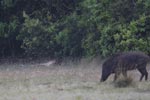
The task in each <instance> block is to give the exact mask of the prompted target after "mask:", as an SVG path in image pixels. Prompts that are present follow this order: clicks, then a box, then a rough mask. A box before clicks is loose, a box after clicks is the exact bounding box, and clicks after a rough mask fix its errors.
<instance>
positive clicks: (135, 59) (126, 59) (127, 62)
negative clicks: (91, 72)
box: [101, 52, 150, 82]
mask: <svg viewBox="0 0 150 100" xmlns="http://www.w3.org/2000/svg"><path fill="white" fill-rule="evenodd" d="M149 61H150V58H149V56H148V55H146V54H144V53H142V52H123V53H118V54H115V55H113V56H111V57H110V58H108V59H107V60H106V61H105V62H104V63H103V65H102V76H101V82H103V81H105V80H107V78H108V77H109V76H110V74H112V73H114V74H115V76H114V81H115V80H116V79H117V78H118V76H119V75H120V74H121V73H122V74H123V76H124V77H127V71H128V70H133V69H137V70H138V71H139V72H140V73H141V77H140V81H141V80H142V79H143V77H144V76H145V80H147V78H148V72H147V70H146V65H147V63H148V62H149Z"/></svg>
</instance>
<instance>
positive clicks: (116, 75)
mask: <svg viewBox="0 0 150 100" xmlns="http://www.w3.org/2000/svg"><path fill="white" fill-rule="evenodd" d="M119 75H120V71H116V72H115V76H114V81H116V80H117V78H118V76H119Z"/></svg>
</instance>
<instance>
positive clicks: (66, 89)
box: [0, 60, 150, 100]
mask: <svg viewBox="0 0 150 100" xmlns="http://www.w3.org/2000/svg"><path fill="white" fill-rule="evenodd" d="M46 64H47V63H43V64H41V63H34V64H32V63H30V64H25V63H24V64H22V63H17V64H16V63H15V64H14V63H13V64H9V63H4V64H1V65H0V68H1V70H0V90H1V91H0V100H149V97H150V81H149V80H150V79H149V80H148V81H147V82H145V81H142V82H139V81H138V80H139V77H140V73H139V72H138V71H136V70H135V71H131V72H129V75H130V76H131V77H132V78H133V80H134V84H133V85H132V86H129V87H126V88H116V87H114V83H113V82H112V80H113V75H112V76H110V77H109V79H108V80H107V81H106V82H104V83H100V82H99V79H100V75H101V64H100V62H97V61H91V62H89V61H86V60H84V61H81V62H80V63H71V62H70V63H65V64H62V65H59V66H54V65H46ZM148 67H149V68H148V69H150V66H148ZM149 72H150V71H149Z"/></svg>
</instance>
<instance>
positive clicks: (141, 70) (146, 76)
mask: <svg viewBox="0 0 150 100" xmlns="http://www.w3.org/2000/svg"><path fill="white" fill-rule="evenodd" d="M138 70H139V72H140V73H141V77H140V81H142V79H143V77H144V76H145V80H147V78H148V72H147V70H146V67H144V68H140V69H138Z"/></svg>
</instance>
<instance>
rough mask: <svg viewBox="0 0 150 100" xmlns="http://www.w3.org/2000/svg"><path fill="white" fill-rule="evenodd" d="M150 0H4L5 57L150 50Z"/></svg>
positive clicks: (0, 8) (1, 42)
mask: <svg viewBox="0 0 150 100" xmlns="http://www.w3.org/2000/svg"><path fill="white" fill-rule="evenodd" d="M149 9H150V0H1V1H0V48H1V49H0V56H1V57H5V56H18V55H23V54H25V55H28V56H32V57H36V56H40V57H41V56H50V57H82V56H86V57H89V56H98V55H100V56H102V57H106V56H108V55H111V54H113V53H115V52H121V51H130V50H140V51H144V52H146V53H148V54H150V10H149Z"/></svg>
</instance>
